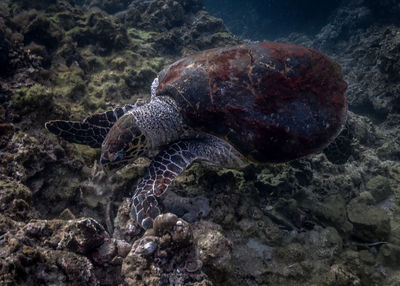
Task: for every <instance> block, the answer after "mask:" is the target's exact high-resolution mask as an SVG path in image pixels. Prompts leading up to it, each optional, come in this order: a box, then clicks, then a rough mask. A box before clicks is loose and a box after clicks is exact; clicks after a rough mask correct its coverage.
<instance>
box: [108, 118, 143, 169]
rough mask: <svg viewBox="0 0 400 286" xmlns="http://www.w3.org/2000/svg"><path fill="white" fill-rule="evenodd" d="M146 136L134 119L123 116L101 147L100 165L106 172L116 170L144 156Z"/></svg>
mask: <svg viewBox="0 0 400 286" xmlns="http://www.w3.org/2000/svg"><path fill="white" fill-rule="evenodd" d="M145 149H146V136H145V135H144V134H143V133H142V132H141V131H140V129H139V127H138V126H137V124H136V122H135V120H134V118H133V116H132V115H130V114H125V115H124V116H122V117H121V118H120V119H118V121H117V122H116V123H115V124H114V125H113V127H111V129H110V131H109V132H108V133H107V136H106V138H105V139H104V141H103V144H102V146H101V157H100V163H101V164H102V165H103V168H104V169H105V170H106V171H107V170H111V169H118V168H120V167H122V166H124V165H125V164H127V163H129V162H131V161H134V160H135V159H137V158H139V157H140V156H142V155H143V154H144V151H145Z"/></svg>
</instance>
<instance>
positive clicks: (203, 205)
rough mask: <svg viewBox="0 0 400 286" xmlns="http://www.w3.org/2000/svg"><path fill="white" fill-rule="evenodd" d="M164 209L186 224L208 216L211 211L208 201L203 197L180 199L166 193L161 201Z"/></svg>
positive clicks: (173, 194)
mask: <svg viewBox="0 0 400 286" xmlns="http://www.w3.org/2000/svg"><path fill="white" fill-rule="evenodd" d="M162 203H163V205H164V207H165V208H166V209H167V210H168V211H169V212H172V213H173V214H175V215H177V216H179V217H181V218H183V219H184V220H186V221H187V222H195V221H198V220H200V219H202V218H205V217H207V216H208V214H209V213H210V211H211V208H210V203H209V200H208V199H207V198H205V197H203V196H198V197H194V198H186V197H180V196H178V195H177V194H175V193H174V192H173V191H171V190H170V191H168V193H167V194H166V195H165V197H164V198H163V199H162Z"/></svg>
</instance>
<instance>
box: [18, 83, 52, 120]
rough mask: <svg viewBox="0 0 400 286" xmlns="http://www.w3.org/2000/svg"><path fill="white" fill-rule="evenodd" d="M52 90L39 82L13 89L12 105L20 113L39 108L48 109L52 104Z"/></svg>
mask: <svg viewBox="0 0 400 286" xmlns="http://www.w3.org/2000/svg"><path fill="white" fill-rule="evenodd" d="M53 96H54V94H53V92H52V91H51V90H50V89H49V88H47V87H45V86H43V85H40V84H36V85H34V86H32V87H24V88H21V89H18V90H16V91H15V93H14V94H13V96H12V106H13V108H14V109H15V110H17V111H18V112H19V113H20V114H27V113H30V112H36V111H37V110H38V109H40V110H49V108H50V107H51V106H52V104H53Z"/></svg>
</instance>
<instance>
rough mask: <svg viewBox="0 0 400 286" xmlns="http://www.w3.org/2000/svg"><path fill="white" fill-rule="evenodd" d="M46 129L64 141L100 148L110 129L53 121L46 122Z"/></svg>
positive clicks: (86, 124) (82, 123)
mask: <svg viewBox="0 0 400 286" xmlns="http://www.w3.org/2000/svg"><path fill="white" fill-rule="evenodd" d="M45 126H46V129H47V130H49V131H50V132H51V133H54V134H55V135H57V136H60V137H62V138H64V139H65V140H67V141H69V142H72V143H78V144H84V145H88V146H90V147H92V148H100V147H101V143H102V142H103V141H104V138H106V135H107V132H108V130H109V129H110V128H107V127H100V126H96V125H93V124H89V123H84V122H73V121H65V120H54V121H49V122H46V125H45Z"/></svg>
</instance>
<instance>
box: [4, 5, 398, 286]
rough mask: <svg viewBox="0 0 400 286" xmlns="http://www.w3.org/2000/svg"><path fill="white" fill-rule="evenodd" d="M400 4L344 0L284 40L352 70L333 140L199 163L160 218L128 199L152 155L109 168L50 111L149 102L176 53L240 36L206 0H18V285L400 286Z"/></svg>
mask: <svg viewBox="0 0 400 286" xmlns="http://www.w3.org/2000/svg"><path fill="white" fill-rule="evenodd" d="M128 2H130V3H128ZM398 11H399V6H398V3H397V1H391V0H388V1H370V0H365V1H358V0H352V1H348V2H346V1H342V2H341V4H340V6H339V7H338V9H337V10H335V11H334V12H333V14H332V16H331V17H330V18H329V19H328V20H326V21H327V22H326V25H325V26H324V27H323V28H322V29H321V30H320V31H319V32H318V33H317V34H316V35H314V36H312V35H304V34H292V35H290V36H288V37H287V38H285V39H280V40H281V41H289V42H295V43H299V44H304V45H308V46H311V47H313V48H316V49H320V50H322V51H323V52H325V53H327V54H328V55H330V56H331V57H333V58H334V59H335V60H336V61H337V62H338V63H340V64H341V66H342V68H343V71H344V74H345V78H346V81H347V82H348V84H349V89H348V99H349V109H350V112H349V114H348V119H347V124H346V129H345V130H344V132H343V133H342V134H341V136H339V137H338V139H337V140H336V142H335V143H334V144H333V145H332V146H331V147H330V148H329V149H326V150H325V151H324V152H322V153H320V154H316V155H313V156H311V157H307V158H302V159H299V160H296V161H292V162H290V163H287V164H279V165H269V166H255V165H250V166H248V167H246V168H244V169H241V170H227V169H213V168H210V167H206V166H202V165H199V164H195V165H194V166H192V167H191V168H190V169H189V170H187V171H185V173H184V174H183V176H182V177H181V178H179V179H178V180H176V181H175V182H174V184H173V186H172V189H173V191H174V193H173V192H170V193H169V194H168V195H166V196H165V197H164V198H162V200H161V201H162V202H163V205H164V207H165V209H166V210H168V211H170V212H174V213H175V215H177V216H175V215H171V214H166V215H163V216H162V217H160V218H159V219H158V221H157V224H156V225H155V228H154V229H153V230H152V231H148V232H146V233H143V230H141V229H140V228H138V227H137V226H136V225H135V224H133V223H132V220H131V218H130V213H129V212H130V211H129V203H130V202H129V200H128V199H126V197H129V196H130V195H131V192H132V190H133V189H132V187H133V186H134V185H135V184H136V183H137V180H138V178H139V177H141V176H142V175H143V172H144V170H145V167H146V166H147V165H148V164H149V162H148V161H146V160H144V159H143V160H138V161H136V162H134V163H132V164H130V165H128V166H126V167H124V168H123V169H121V170H119V171H118V172H116V173H115V174H104V172H103V171H102V170H100V168H99V166H98V163H97V162H96V161H97V160H98V157H99V151H98V150H95V149H90V148H86V147H82V146H78V145H73V144H68V143H66V142H65V141H63V140H60V139H58V138H56V137H55V136H52V135H50V134H49V133H47V132H46V131H45V129H44V126H43V123H44V122H45V121H48V120H50V119H55V118H73V119H74V120H81V119H83V118H84V117H86V116H87V115H88V114H92V113H95V112H103V111H104V110H107V109H110V108H111V107H113V106H115V105H124V104H127V103H129V104H132V103H135V102H137V103H138V104H140V102H141V101H143V100H147V98H148V96H149V91H150V84H151V81H152V80H153V78H154V76H155V75H156V74H157V72H159V71H160V70H161V69H162V68H163V67H164V66H166V65H167V64H170V63H172V62H173V61H175V60H176V59H177V58H179V57H182V56H184V55H188V54H191V53H193V52H195V51H198V50H202V49H206V48H213V47H221V46H225V45H232V44H236V43H238V42H239V41H240V40H239V39H238V38H237V37H235V36H233V35H232V34H231V33H230V32H229V31H227V29H226V28H225V26H224V24H223V22H222V21H221V20H220V19H217V18H215V17H213V16H211V15H210V14H208V13H207V12H206V11H205V10H204V9H203V8H202V5H201V2H200V1H197V0H185V1H172V0H152V1H122V0H114V1H105V0H104V1H103V0H101V1H100V0H96V1H93V0H86V1H82V0H79V1H78V0H77V1H65V0H57V1H56V0H46V1H26V0H18V1H10V0H5V1H1V3H0V65H1V67H2V68H1V69H0V162H1V164H0V212H1V215H0V235H1V237H0V263H1V267H0V284H2V285H3V284H4V285H99V284H100V285H129V283H137V284H135V285H171V283H175V285H212V284H214V285H398V284H399V283H400V274H399V270H398V261H399V259H400V258H399V257H400V207H399V205H400V187H399V186H400V162H399V160H400V151H399V150H400V147H399V142H400V130H399V126H400V116H399V111H400V104H399V102H400V101H399V94H400V93H399V92H398V91H399V90H400V89H399V88H400V78H399V71H400V70H399V60H400V59H399V53H398V51H399V45H400V44H399V43H400V40H399V39H400V38H399V34H400V28H399V22H398V17H396V16H397V14H398ZM112 13H115V14H113V15H111V14H112Z"/></svg>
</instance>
